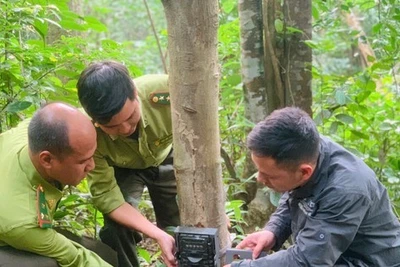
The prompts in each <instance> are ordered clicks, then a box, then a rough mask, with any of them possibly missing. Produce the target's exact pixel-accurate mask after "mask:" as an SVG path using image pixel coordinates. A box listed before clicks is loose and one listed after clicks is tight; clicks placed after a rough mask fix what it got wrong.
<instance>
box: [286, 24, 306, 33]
mask: <svg viewBox="0 0 400 267" xmlns="http://www.w3.org/2000/svg"><path fill="white" fill-rule="evenodd" d="M286 30H287V31H288V32H289V33H294V32H297V33H303V31H302V30H300V29H297V28H294V27H289V26H287V27H286Z"/></svg>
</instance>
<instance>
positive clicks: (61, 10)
mask: <svg viewBox="0 0 400 267" xmlns="http://www.w3.org/2000/svg"><path fill="white" fill-rule="evenodd" d="M0 3H1V5H0V13H1V16H0V25H3V27H2V29H1V31H0V77H1V79H0V132H2V131H4V130H6V129H8V128H10V127H12V126H15V125H16V124H17V123H18V122H19V121H20V120H21V119H23V118H25V117H27V116H30V115H31V114H32V113H33V112H34V111H35V110H36V109H37V107H39V106H40V105H41V104H42V103H44V102H47V101H55V100H57V101H65V102H69V103H71V104H73V105H77V104H78V102H77V97H76V88H75V86H76V82H77V78H78V76H79V74H80V72H81V71H82V70H83V68H84V67H85V66H86V64H88V63H90V62H91V61H95V60H98V59H106V58H111V59H115V60H120V61H123V59H124V58H125V54H124V48H125V46H124V45H122V44H118V43H116V42H115V41H112V40H102V41H101V43H100V47H99V49H91V48H90V46H89V44H88V42H87V40H85V38H84V36H85V34H84V32H85V31H88V30H98V31H104V30H106V27H105V26H104V25H103V24H102V23H100V22H99V21H98V20H97V19H95V18H93V17H90V16H88V17H84V16H79V15H77V14H75V13H74V12H72V11H70V10H69V8H68V5H67V3H68V1H67V0H63V1H60V0H53V1H40V0H32V1H5V0H2V1H0ZM54 31H59V32H60V33H61V34H60V36H59V37H58V39H55V40H50V39H52V38H54V37H53V36H51V35H50V32H54ZM76 31H82V32H79V33H77V32H76ZM128 66H129V67H130V68H131V70H133V72H134V73H140V71H138V69H137V68H135V67H134V66H133V65H131V64H128Z"/></svg>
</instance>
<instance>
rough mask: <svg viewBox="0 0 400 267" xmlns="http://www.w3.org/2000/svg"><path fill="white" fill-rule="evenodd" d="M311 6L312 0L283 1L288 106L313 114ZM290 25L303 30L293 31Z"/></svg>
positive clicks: (285, 77) (286, 102)
mask: <svg viewBox="0 0 400 267" xmlns="http://www.w3.org/2000/svg"><path fill="white" fill-rule="evenodd" d="M311 8H312V4H311V0H292V1H288V0H286V1H284V2H283V14H284V31H285V37H284V51H285V53H284V54H283V61H282V62H283V66H284V70H283V71H284V72H283V77H284V78H283V80H284V83H285V106H297V107H300V108H302V109H303V110H305V111H306V112H307V113H308V114H310V115H312V111H311V104H312V92H311V78H312V77H311V63H312V53H311V52H312V51H311V48H310V47H309V46H307V45H306V44H305V42H304V41H305V40H311V36H312V24H311V20H312V17H311ZM290 27H292V28H295V29H298V30H300V31H302V33H299V32H293V31H292V30H291V28H290Z"/></svg>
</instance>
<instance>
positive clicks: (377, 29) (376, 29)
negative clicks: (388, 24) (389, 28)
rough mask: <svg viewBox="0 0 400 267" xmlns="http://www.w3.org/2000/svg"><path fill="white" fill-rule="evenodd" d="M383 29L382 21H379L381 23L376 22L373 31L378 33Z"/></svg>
mask: <svg viewBox="0 0 400 267" xmlns="http://www.w3.org/2000/svg"><path fill="white" fill-rule="evenodd" d="M381 29H382V23H381V22H379V23H377V24H375V25H374V26H373V27H372V32H373V33H374V34H377V33H379V32H380V30H381Z"/></svg>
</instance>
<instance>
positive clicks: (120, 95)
mask: <svg viewBox="0 0 400 267" xmlns="http://www.w3.org/2000/svg"><path fill="white" fill-rule="evenodd" d="M77 89H78V97H79V101H80V103H81V105H82V107H83V108H84V109H85V111H86V113H87V114H88V115H89V116H90V117H91V118H92V119H93V120H94V121H95V122H98V123H100V124H106V123H108V122H109V121H110V120H111V118H112V117H113V116H114V115H116V114H117V113H118V112H120V111H121V109H122V107H123V106H124V105H125V102H126V100H127V99H128V98H129V99H130V100H134V97H135V94H134V91H135V85H134V83H133V81H132V78H131V77H130V75H129V71H128V69H127V68H126V67H125V66H124V65H122V64H121V63H118V62H115V61H102V62H97V63H94V64H91V65H90V66H89V67H87V68H86V69H85V70H84V71H83V72H82V73H81V75H80V77H79V80H78V84H77Z"/></svg>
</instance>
